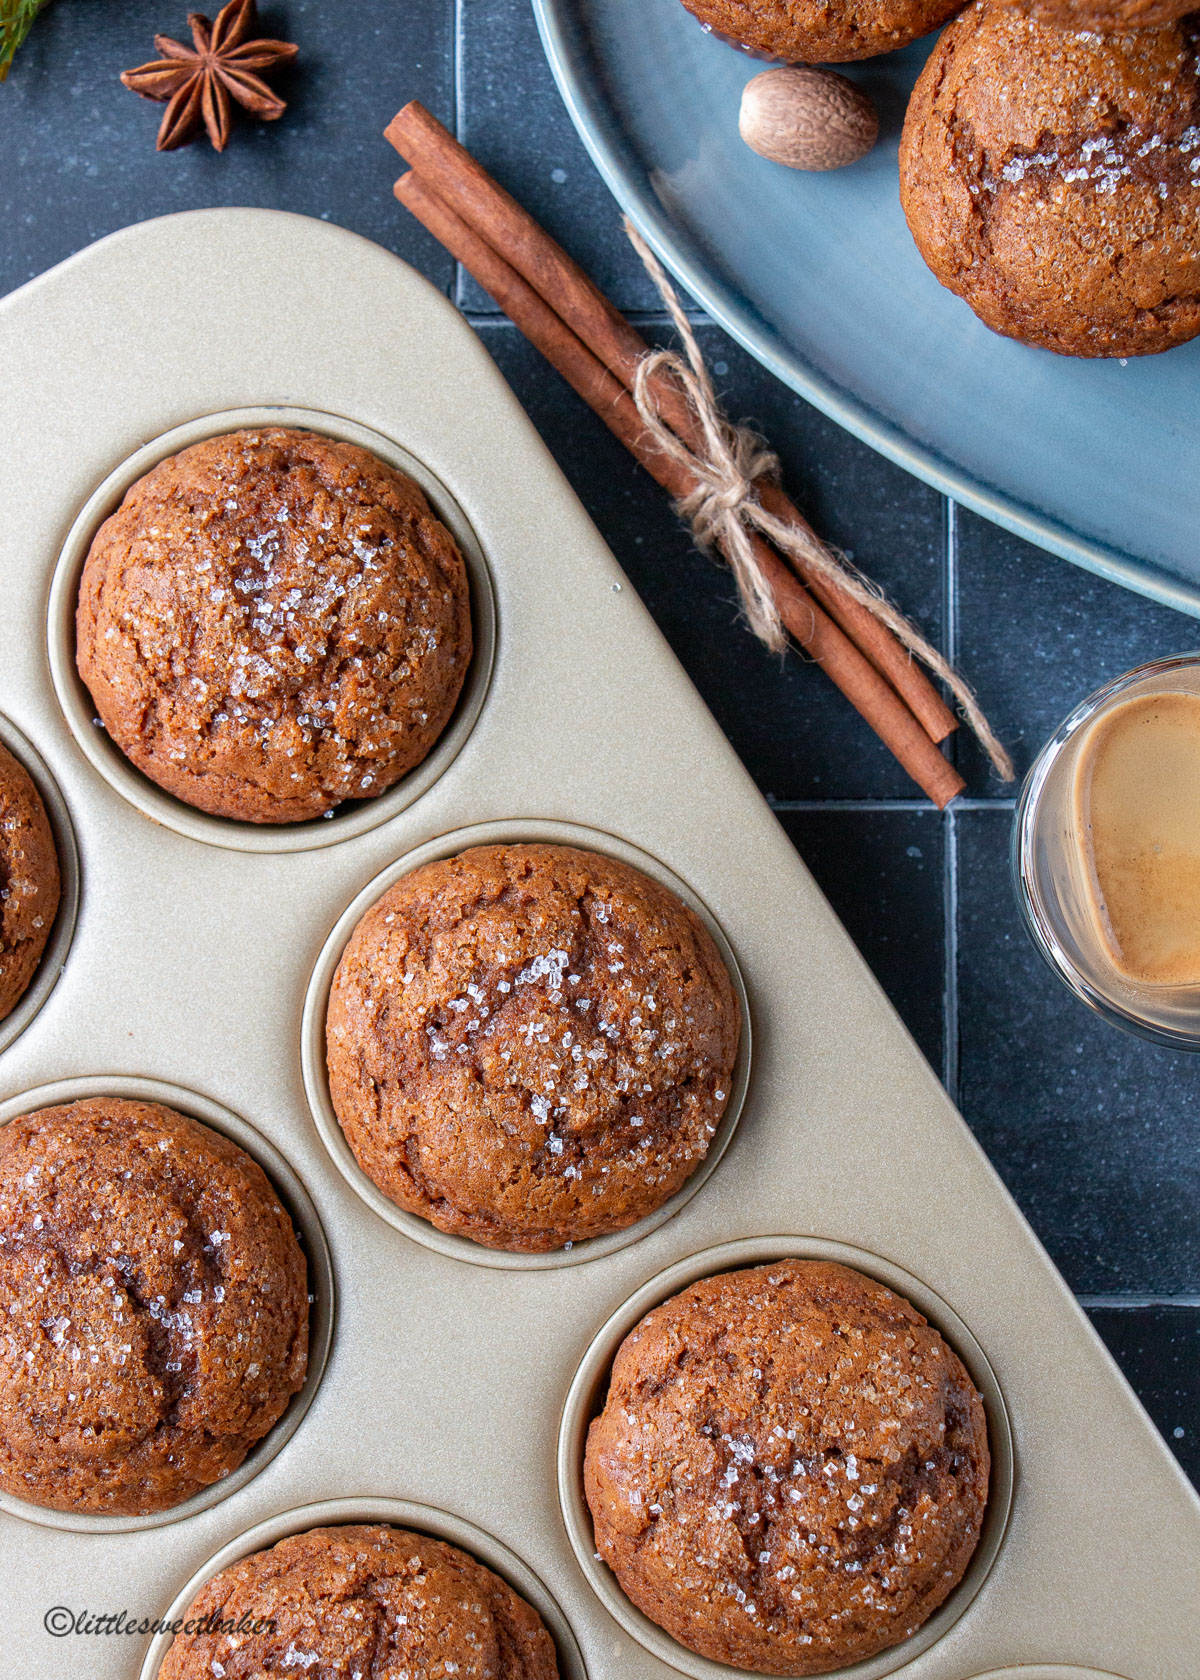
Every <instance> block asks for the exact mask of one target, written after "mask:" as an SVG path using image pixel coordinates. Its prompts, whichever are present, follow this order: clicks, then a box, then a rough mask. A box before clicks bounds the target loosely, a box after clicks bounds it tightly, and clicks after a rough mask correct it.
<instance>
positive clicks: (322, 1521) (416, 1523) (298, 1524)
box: [139, 1499, 588, 1680]
mask: <svg viewBox="0 0 1200 1680" xmlns="http://www.w3.org/2000/svg"><path fill="white" fill-rule="evenodd" d="M351 1523H356V1524H357V1523H388V1524H390V1525H391V1526H392V1527H393V1528H408V1529H412V1530H413V1531H414V1532H415V1533H417V1534H428V1535H430V1536H431V1537H432V1538H433V1539H435V1540H443V1541H445V1542H446V1544H447V1545H450V1546H457V1547H458V1548H459V1549H460V1550H461V1551H464V1552H467V1553H469V1554H470V1556H471V1557H474V1558H478V1560H479V1562H480V1563H482V1564H486V1565H487V1567H488V1568H489V1569H490V1570H492V1571H493V1573H494V1574H496V1575H499V1576H500V1578H501V1580H503V1581H507V1582H508V1584H509V1586H510V1587H512V1589H513V1591H514V1592H517V1593H519V1594H520V1595H521V1597H522V1598H523V1599H524V1600H525V1602H526V1603H527V1604H531V1605H532V1606H533V1608H534V1609H535V1610H536V1611H537V1613H538V1615H539V1616H540V1617H541V1618H542V1621H543V1622H544V1623H545V1624H546V1627H547V1628H548V1629H549V1632H550V1637H551V1638H552V1639H553V1641H554V1647H555V1651H556V1652H557V1655H558V1669H559V1675H560V1680H588V1673H587V1669H586V1668H585V1666H584V1661H583V1656H582V1653H581V1652H580V1649H579V1645H578V1642H577V1640H576V1638H575V1635H574V1633H573V1632H572V1631H571V1624H570V1623H569V1622H568V1621H567V1618H566V1617H565V1616H564V1615H563V1613H562V1611H561V1610H560V1609H559V1607H558V1604H557V1603H556V1602H555V1600H554V1599H553V1598H552V1597H551V1595H550V1593H549V1591H548V1590H547V1588H546V1587H545V1586H544V1585H543V1583H542V1582H541V1581H540V1580H539V1579H538V1577H537V1576H536V1575H535V1574H534V1572H533V1570H532V1569H530V1568H529V1566H528V1564H526V1563H523V1562H522V1561H521V1559H520V1558H519V1557H518V1556H517V1555H516V1553H515V1552H512V1551H510V1550H509V1548H508V1547H507V1546H505V1545H503V1544H502V1543H501V1541H499V1540H497V1539H495V1538H494V1536H492V1535H491V1534H486V1533H485V1532H484V1531H483V1529H481V1528H476V1527H475V1525H474V1523H469V1522H466V1521H464V1519H463V1518H462V1517H456V1516H452V1515H451V1513H450V1512H449V1511H438V1510H435V1509H433V1508H432V1507H431V1506H429V1505H418V1504H414V1503H413V1502H412V1501H411V1500H407V1499H330V1500H326V1501H324V1502H323V1503H321V1504H318V1505H304V1506H301V1507H300V1508H299V1509H298V1510H294V1511H284V1512H281V1513H280V1515H279V1516H276V1517H271V1518H269V1519H268V1521H266V1522H261V1523H258V1524H257V1525H256V1526H255V1527H254V1528H252V1529H249V1530H248V1531H247V1532H246V1533H245V1534H239V1535H238V1537H237V1539H235V1540H231V1541H230V1542H229V1544H228V1545H226V1546H223V1547H222V1548H221V1550H220V1551H219V1552H218V1553H217V1554H216V1556H215V1557H212V1558H210V1559H209V1560H208V1562H207V1563H205V1564H204V1565H203V1566H202V1567H201V1568H200V1569H198V1570H197V1571H196V1573H195V1574H194V1575H193V1576H192V1578H191V1580H190V1581H188V1582H187V1583H186V1584H185V1585H184V1586H183V1587H181V1588H180V1590H179V1592H178V1593H177V1595H176V1597H175V1600H174V1602H173V1603H172V1604H171V1606H170V1608H169V1609H168V1610H166V1611H164V1612H163V1613H162V1620H163V1621H164V1622H168V1623H170V1622H174V1621H176V1620H177V1619H179V1618H182V1617H184V1616H185V1615H186V1613H187V1609H188V1606H189V1605H190V1604H191V1602H192V1600H193V1599H194V1598H195V1596H196V1594H197V1593H198V1592H199V1591H200V1589H201V1587H203V1586H204V1584H205V1582H207V1581H210V1580H211V1579H212V1577H213V1576H214V1575H218V1574H220V1572H221V1570H222V1569H228V1567H229V1565H230V1564H231V1563H237V1562H238V1560H239V1559H240V1558H244V1557H248V1556H249V1555H250V1553H251V1552H261V1551H265V1550H266V1549H267V1547H269V1546H275V1545H277V1544H278V1543H279V1541H280V1540H286V1539H287V1538H288V1537H289V1536H290V1535H293V1534H303V1533H305V1532H306V1530H308V1529H310V1528H337V1527H343V1526H346V1525H348V1524H351ZM170 1644H171V1636H170V1634H167V1633H159V1634H156V1635H155V1637H154V1639H153V1641H152V1642H151V1645H150V1647H149V1649H148V1650H147V1652H146V1658H145V1661H144V1662H143V1663H142V1667H141V1673H140V1675H139V1680H155V1677H156V1676H157V1674H158V1671H159V1669H160V1668H161V1667H162V1663H163V1659H164V1658H165V1656H166V1654H167V1651H168V1649H169V1648H170ZM300 1672H303V1670H302V1669H301V1670H300Z"/></svg>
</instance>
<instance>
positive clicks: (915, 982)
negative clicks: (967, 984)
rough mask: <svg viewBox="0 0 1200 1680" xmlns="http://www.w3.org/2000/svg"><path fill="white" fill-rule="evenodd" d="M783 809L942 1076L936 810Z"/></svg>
mask: <svg viewBox="0 0 1200 1680" xmlns="http://www.w3.org/2000/svg"><path fill="white" fill-rule="evenodd" d="M776 814H777V816H778V817H779V820H780V822H781V823H782V824H783V827H784V829H785V830H786V831H787V834H788V837H789V839H790V840H791V841H792V844H793V845H794V846H795V848H796V850H797V851H798V852H799V853H800V856H801V857H802V858H803V859H804V861H805V863H806V864H807V865H808V867H809V869H811V871H812V873H813V874H814V875H815V876H816V879H817V884H818V886H819V887H820V888H821V890H822V892H823V893H824V894H825V896H826V898H828V900H829V902H830V903H831V904H832V905H833V908H834V909H835V910H836V911H837V913H838V915H839V916H840V917H841V919H842V921H843V922H844V923H845V925H846V931H847V932H848V933H849V935H850V937H851V938H852V939H853V940H854V943H855V944H856V945H857V946H858V948H859V950H860V951H861V952H862V954H863V956H864V957H865V958H866V960H867V962H868V963H869V964H870V967H871V969H872V971H873V972H874V974H875V977H876V979H877V980H878V981H879V983H880V985H881V986H882V987H883V989H884V991H885V992H886V993H887V995H888V997H889V998H890V999H891V1000H892V1003H893V1004H894V1005H895V1007H896V1009H897V1011H898V1012H899V1014H900V1015H901V1017H902V1018H903V1020H904V1024H905V1025H906V1026H907V1028H908V1030H909V1031H910V1032H911V1033H912V1035H913V1037H914V1038H915V1039H916V1041H917V1043H918V1044H919V1045H920V1047H921V1049H922V1050H923V1051H924V1052H925V1055H926V1056H927V1058H928V1059H929V1061H930V1063H931V1064H932V1065H933V1067H934V1069H935V1070H936V1071H937V1072H938V1073H939V1075H940V1073H941V1071H942V1013H943V1011H942V1004H943V996H944V991H945V984H944V981H945V962H944V947H943V926H944V915H943V909H944V896H943V846H942V819H941V818H940V817H939V816H938V814H937V813H936V812H935V811H933V810H926V811H886V810H885V811H879V810H875V811H838V810H833V809H826V810H805V811H787V810H783V811H778V812H777V813H776Z"/></svg>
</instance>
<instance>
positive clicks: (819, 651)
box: [395, 171, 965, 810]
mask: <svg viewBox="0 0 1200 1680" xmlns="http://www.w3.org/2000/svg"><path fill="white" fill-rule="evenodd" d="M395 191H396V197H397V198H398V199H399V200H400V202H401V203H402V204H404V205H405V206H407V208H408V209H409V210H410V211H411V212H412V213H413V215H414V216H416V218H417V220H418V221H419V222H421V223H422V225H423V226H424V227H425V228H427V229H428V231H429V232H430V233H431V234H432V235H433V236H434V238H435V239H436V240H438V242H439V243H440V244H441V245H443V246H444V247H445V248H446V249H447V250H448V251H449V252H450V254H451V255H452V256H453V257H454V258H455V259H456V260H457V261H458V262H461V263H462V265H463V266H464V268H466V269H467V270H469V272H470V273H471V274H472V275H474V277H475V279H476V280H477V281H478V282H479V284H480V285H481V286H482V287H483V289H484V291H486V292H487V293H488V295H489V296H490V297H491V298H492V299H493V300H494V301H495V302H496V303H497V304H498V305H499V306H500V308H501V309H503V310H504V312H505V314H506V315H507V316H508V317H509V319H510V320H511V321H512V322H513V323H514V325H515V326H517V327H518V328H519V329H520V331H521V332H522V333H523V334H524V335H525V337H526V338H527V339H528V340H529V341H530V343H531V344H533V345H534V346H535V347H536V348H537V349H538V350H540V351H541V353H542V355H544V356H545V358H546V360H547V361H548V362H550V364H551V365H552V366H553V367H554V368H556V369H557V371H558V372H559V373H560V374H561V375H562V376H563V378H564V379H565V380H566V381H567V383H568V384H569V385H571V386H572V388H573V389H574V390H575V391H576V392H577V393H578V394H579V396H581V397H582V398H583V400H584V401H585V402H586V403H587V404H588V406H589V407H590V408H592V409H593V410H594V411H595V413H596V414H597V415H599V417H600V419H601V420H603V421H604V423H605V425H607V426H608V428H609V430H610V431H611V432H612V433H613V434H614V436H616V437H617V438H619V439H620V441H621V442H622V443H623V444H625V446H626V448H627V449H628V450H629V451H630V453H631V454H632V455H634V457H635V458H636V459H637V460H638V461H640V462H641V464H642V466H644V467H645V468H646V470H647V471H648V472H649V473H650V474H651V475H652V476H653V477H654V478H655V479H656V480H657V481H658V483H660V484H661V485H662V486H663V487H664V489H666V490H667V491H669V492H670V494H671V495H672V496H674V497H680V496H684V495H687V494H688V493H689V492H690V491H691V490H692V489H693V488H694V487H695V486H694V480H693V479H692V476H691V474H690V473H689V472H688V470H687V468H686V467H685V466H683V465H682V463H680V462H678V461H676V460H675V459H674V458H673V457H671V456H669V455H666V454H664V453H663V452H662V451H661V450H660V449H658V448H657V447H656V446H655V445H654V443H653V441H652V440H651V439H650V437H649V436H648V435H647V433H646V429H645V427H644V426H643V424H642V420H641V416H640V415H639V414H638V411H637V406H636V404H635V403H634V400H633V398H632V396H631V395H630V393H629V391H628V390H626V388H625V386H624V385H623V384H622V383H621V381H620V380H619V379H617V378H616V377H615V376H614V375H613V374H612V373H611V372H610V371H609V369H608V368H607V367H605V365H604V364H603V363H602V362H601V360H600V359H599V357H597V356H596V355H594V354H593V352H592V351H591V350H590V349H589V348H588V346H587V345H585V344H584V343H583V342H582V340H580V339H579V338H578V337H577V336H576V334H575V333H574V332H573V331H572V330H571V328H570V327H569V326H568V325H567V324H566V322H565V321H563V320H562V318H561V317H560V316H559V315H558V314H556V313H555V311H554V309H552V308H551V306H550V305H549V304H548V303H547V302H546V300H545V298H543V297H542V296H541V295H539V293H538V292H537V291H535V290H534V288H533V287H532V286H531V285H529V284H528V283H527V282H526V281H525V280H524V279H523V278H522V276H521V275H519V274H518V273H517V272H516V270H515V269H513V268H512V267H511V265H510V264H509V263H507V262H506V261H505V260H504V258H503V257H502V256H501V255H500V254H499V253H498V252H497V251H496V250H494V249H493V247H492V246H491V245H489V244H488V243H487V241H486V240H484V239H482V238H481V237H480V236H479V234H477V233H476V232H475V230H474V229H473V228H471V227H470V226H469V225H468V224H467V223H466V222H465V221H464V220H463V218H462V217H461V216H459V215H458V214H457V211H456V210H455V209H454V208H452V207H451V206H450V205H449V204H447V203H446V202H445V200H444V199H443V198H442V197H441V196H440V194H438V193H437V192H436V191H435V190H434V189H433V187H432V186H431V185H430V184H429V183H428V182H426V181H425V180H424V179H423V178H422V177H421V176H420V175H418V174H417V173H416V172H415V171H414V172H411V173H409V174H407V175H404V176H402V177H401V179H400V180H399V181H397V183H396V188H395ZM752 540H753V541H754V544H755V548H756V554H757V558H758V560H759V563H760V565H761V566H762V567H763V570H764V571H765V572H766V574H767V577H768V580H769V582H770V585H771V588H772V590H773V592H774V594H775V598H776V603H777V605H778V608H779V614H780V617H781V618H782V620H783V622H784V624H785V625H786V627H787V629H788V631H789V633H790V634H791V635H792V636H793V637H794V638H795V640H796V641H797V642H799V644H800V645H801V646H802V647H803V648H804V649H805V651H806V652H807V653H809V655H810V656H811V657H812V658H813V659H814V660H816V661H817V662H818V663H819V664H820V665H821V666H822V667H823V669H824V670H825V671H826V672H827V674H828V675H829V676H830V677H831V678H832V679H833V681H834V682H835V683H836V684H837V686H838V687H839V688H840V689H841V691H842V693H843V694H845V696H846V698H847V699H848V700H849V701H850V703H851V705H853V706H854V707H855V709H856V710H857V711H858V712H859V713H860V714H861V715H862V717H863V718H865V719H866V721H867V722H868V723H869V724H870V725H871V727H872V729H874V730H875V732H876V734H877V735H878V736H879V738H880V739H881V740H882V741H883V742H884V744H885V745H886V746H887V747H888V748H889V750H890V751H891V752H892V753H893V754H894V756H895V757H896V758H897V759H898V761H899V762H900V763H901V764H902V765H903V767H904V769H905V770H906V771H907V772H908V774H909V775H910V776H911V777H912V778H913V780H914V781H915V782H916V783H917V785H918V786H919V787H920V788H921V789H922V790H923V791H924V792H925V794H926V795H927V796H928V797H929V798H930V799H931V800H932V801H933V802H934V804H935V805H936V806H937V807H938V809H939V810H941V809H944V808H945V806H946V805H948V804H949V802H950V801H951V800H952V799H953V798H954V797H955V795H956V794H958V793H961V791H962V789H963V786H964V785H965V784H964V783H963V780H962V778H961V777H960V776H959V775H958V773H957V771H956V770H955V769H954V767H953V765H951V764H950V763H949V762H948V761H947V760H946V758H945V757H944V756H943V755H942V753H941V752H939V750H938V748H937V746H936V744H935V743H934V742H933V741H932V740H931V739H930V737H929V735H928V734H927V733H926V731H925V730H924V729H923V728H922V726H921V724H920V723H919V722H918V721H917V719H916V718H915V717H914V715H913V713H912V712H911V711H910V710H909V708H908V707H907V706H906V705H905V704H904V702H903V701H902V700H901V699H900V697H899V695H897V694H896V692H895V691H894V690H893V689H892V688H891V687H890V686H889V685H888V683H887V682H885V681H884V679H883V677H882V676H881V675H880V673H879V672H878V671H877V670H876V668H875V666H874V665H872V663H871V662H870V660H868V659H867V658H866V657H865V655H864V654H863V653H862V652H861V650H860V649H859V648H858V647H856V646H855V644H854V643H853V642H852V641H851V640H850V638H849V637H848V636H847V635H846V634H845V632H844V631H843V630H841V629H840V628H839V626H838V625H837V624H836V623H834V621H833V619H832V618H831V617H830V616H829V615H828V614H827V613H826V612H825V611H823V609H822V608H821V607H820V606H819V605H818V604H817V602H816V601H814V600H813V598H812V596H811V595H810V594H809V593H808V591H807V590H806V589H805V588H804V586H803V584H802V583H800V581H799V580H798V579H797V578H796V577H795V575H794V574H793V573H792V572H791V570H790V569H789V568H788V567H787V566H785V565H784V563H783V561H782V560H781V559H780V558H779V556H778V555H777V554H776V553H775V551H774V549H773V548H771V547H770V545H769V544H767V543H765V542H763V540H762V539H761V538H760V537H757V536H755V537H754V538H753V539H752Z"/></svg>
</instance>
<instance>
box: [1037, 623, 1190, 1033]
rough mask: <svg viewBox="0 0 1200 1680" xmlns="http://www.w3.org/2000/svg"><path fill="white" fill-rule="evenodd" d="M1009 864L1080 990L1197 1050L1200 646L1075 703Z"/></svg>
mask: <svg viewBox="0 0 1200 1680" xmlns="http://www.w3.org/2000/svg"><path fill="white" fill-rule="evenodd" d="M1012 866H1013V880H1014V885H1015V887H1016V893H1017V902H1018V904H1019V905H1020V908H1021V912H1022V914H1023V916H1024V919H1025V925H1026V927H1027V929H1028V931H1029V934H1030V936H1031V938H1032V939H1033V942H1034V944H1035V945H1036V946H1037V948H1038V950H1039V951H1040V952H1041V953H1042V955H1043V956H1044V957H1045V959H1046V961H1047V962H1048V963H1049V964H1050V966H1051V968H1053V969H1054V971H1055V973H1056V974H1057V975H1058V976H1059V978H1060V979H1062V980H1064V981H1065V982H1066V984H1067V985H1068V986H1069V987H1070V988H1071V990H1072V991H1073V992H1074V993H1075V994H1076V996H1077V997H1080V998H1082V999H1083V1001H1084V1002H1085V1003H1086V1004H1088V1005H1089V1006H1090V1007H1091V1008H1092V1009H1094V1010H1095V1011H1096V1012H1097V1013H1098V1014H1100V1015H1102V1016H1103V1017H1104V1018H1105V1019H1106V1020H1108V1021H1112V1022H1114V1023H1115V1024H1116V1025H1117V1026H1121V1027H1125V1028H1127V1029H1128V1030H1129V1031H1131V1032H1135V1033H1141V1034H1142V1035H1143V1036H1144V1037H1146V1038H1151V1039H1154V1040H1156V1041H1157V1042H1158V1043H1161V1044H1169V1045H1174V1046H1176V1047H1177V1048H1181V1049H1200V653H1191V654H1178V655H1176V656H1174V657H1173V658H1169V659H1157V660H1154V661H1153V662H1151V663H1150V664H1148V665H1139V666H1138V667H1137V668H1136V670H1133V671H1127V672H1126V673H1125V675H1124V676H1121V677H1117V678H1116V679H1115V681H1113V682H1110V683H1106V684H1105V686H1104V687H1103V688H1099V689H1097V690H1096V692H1095V693H1094V694H1091V695H1089V696H1088V698H1087V699H1086V700H1085V701H1083V703H1082V704H1081V705H1079V706H1077V707H1076V708H1075V710H1074V711H1073V712H1072V713H1071V715H1070V717H1068V718H1067V719H1066V720H1065V721H1064V722H1063V723H1062V724H1061V726H1060V727H1059V728H1058V729H1057V730H1056V731H1055V733H1054V735H1053V737H1052V738H1051V739H1050V740H1049V741H1048V742H1047V743H1046V745H1045V747H1043V749H1042V751H1041V753H1040V754H1039V755H1038V758H1037V760H1036V762H1035V763H1034V765H1033V768H1032V769H1031V770H1030V772H1029V774H1028V776H1027V777H1026V779H1025V785H1024V787H1023V789H1022V791H1021V797H1020V800H1019V801H1018V805H1017V813H1016V821H1015V824H1014V827H1013V845H1012Z"/></svg>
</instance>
